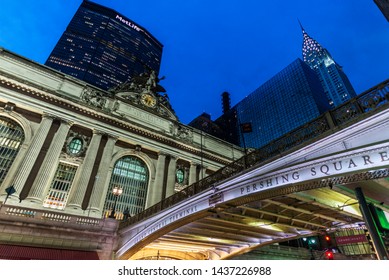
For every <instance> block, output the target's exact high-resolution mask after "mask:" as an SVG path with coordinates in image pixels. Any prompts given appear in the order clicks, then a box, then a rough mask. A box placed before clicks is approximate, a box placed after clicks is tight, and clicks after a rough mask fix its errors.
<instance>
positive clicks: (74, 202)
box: [69, 131, 102, 209]
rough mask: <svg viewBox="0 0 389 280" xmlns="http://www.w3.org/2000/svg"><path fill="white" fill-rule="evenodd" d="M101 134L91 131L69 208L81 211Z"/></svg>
mask: <svg viewBox="0 0 389 280" xmlns="http://www.w3.org/2000/svg"><path fill="white" fill-rule="evenodd" d="M101 137H102V134H101V132H99V131H93V136H92V140H91V142H90V144H89V147H88V151H87V152H86V155H85V159H84V162H83V164H82V166H81V169H80V173H79V174H78V176H77V179H76V181H75V182H74V186H75V187H76V189H74V191H73V192H72V193H71V197H70V199H69V207H72V208H73V209H81V205H82V202H83V200H84V196H85V193H86V189H87V187H88V182H89V179H90V176H91V173H92V169H93V164H94V162H95V160H96V155H97V150H98V148H99V145H100V141H101Z"/></svg>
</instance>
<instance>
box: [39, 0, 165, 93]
mask: <svg viewBox="0 0 389 280" xmlns="http://www.w3.org/2000/svg"><path fill="white" fill-rule="evenodd" d="M162 48H163V45H162V44H161V43H160V42H159V41H158V40H157V39H156V38H155V37H153V36H152V35H151V34H150V33H149V32H148V31H147V30H146V29H145V28H143V27H141V26H140V25H138V24H137V23H135V22H133V21H132V20H130V19H128V18H126V17H125V16H123V15H121V14H119V13H117V12H116V11H114V10H112V9H110V8H106V7H104V6H101V5H98V4H96V3H93V2H90V1H87V0H84V1H83V2H82V4H81V5H80V7H79V8H78V10H77V12H76V13H75V15H74V16H73V18H72V20H71V21H70V23H69V25H68V26H67V28H66V30H65V32H64V33H63V34H62V36H61V38H60V39H59V41H58V43H57V45H56V46H55V47H54V49H53V51H52V52H51V54H50V56H49V58H48V59H47V61H46V63H45V65H47V66H49V67H51V68H54V69H56V70H59V71H61V72H63V73H65V74H68V75H71V76H73V77H76V78H78V79H80V80H83V81H85V82H87V83H89V84H92V85H94V86H97V87H99V88H101V89H104V90H106V89H109V88H112V87H115V86H117V85H119V84H121V83H123V82H125V81H127V80H128V79H129V78H130V77H134V76H138V75H139V74H141V73H144V72H149V71H151V70H153V71H154V72H155V73H156V74H158V73H159V69H160V63H161V57H162Z"/></svg>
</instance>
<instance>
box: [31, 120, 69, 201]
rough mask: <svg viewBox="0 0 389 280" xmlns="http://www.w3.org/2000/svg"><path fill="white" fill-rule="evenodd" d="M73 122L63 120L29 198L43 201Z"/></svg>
mask: <svg viewBox="0 0 389 280" xmlns="http://www.w3.org/2000/svg"><path fill="white" fill-rule="evenodd" d="M71 125H72V123H71V122H67V121H64V120H61V125H60V126H59V128H58V131H57V132H56V134H55V136H54V138H53V141H52V143H51V145H50V147H49V149H48V151H47V153H46V156H45V159H44V161H43V163H42V166H41V168H40V170H39V172H38V174H37V177H36V179H35V181H34V184H33V185H32V187H31V190H30V192H29V194H28V197H27V199H30V200H32V201H35V202H40V203H41V202H43V199H44V198H45V195H46V193H47V190H48V188H49V186H50V182H51V180H52V177H53V175H54V173H55V171H56V167H57V165H58V158H59V156H60V154H61V150H62V147H63V145H64V143H65V141H66V136H67V135H68V132H69V129H70V127H71Z"/></svg>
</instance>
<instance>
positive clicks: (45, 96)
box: [0, 77, 229, 165]
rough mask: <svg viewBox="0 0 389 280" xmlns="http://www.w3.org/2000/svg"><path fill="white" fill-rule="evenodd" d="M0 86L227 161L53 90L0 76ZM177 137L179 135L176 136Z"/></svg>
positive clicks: (222, 161) (223, 161)
mask: <svg viewBox="0 0 389 280" xmlns="http://www.w3.org/2000/svg"><path fill="white" fill-rule="evenodd" d="M0 86H2V87H4V88H7V89H10V90H13V91H15V92H17V93H19V94H22V95H24V96H28V97H29V98H35V99H36V100H38V101H41V102H45V103H48V104H51V105H54V106H57V107H58V108H61V110H69V111H71V112H74V113H77V114H79V115H82V116H85V117H89V118H91V119H94V120H98V121H100V122H103V123H105V124H108V125H112V126H115V127H117V128H119V129H123V130H125V131H127V132H130V133H134V134H137V135H140V136H142V137H145V138H148V139H152V140H155V141H158V142H160V143H163V144H165V145H167V146H171V147H174V148H176V149H179V150H182V151H186V152H189V153H192V154H194V155H198V156H201V154H202V156H203V158H206V159H209V160H212V161H214V162H218V163H221V164H223V165H226V164H228V163H229V161H227V160H223V159H221V158H219V157H216V156H213V155H211V154H207V153H204V151H203V152H201V151H200V150H197V149H194V148H190V147H188V146H187V145H184V144H180V143H178V142H176V141H174V140H173V139H169V138H167V137H163V136H161V135H158V134H156V133H153V132H150V131H146V130H143V129H140V128H138V127H137V126H134V125H130V124H128V123H125V122H123V121H121V120H118V119H115V118H114V117H110V116H104V115H103V112H96V111H94V110H90V109H89V108H85V107H83V106H81V105H78V104H76V103H74V102H70V101H67V100H65V99H63V98H61V97H58V96H56V94H55V92H43V91H41V90H35V89H32V88H30V87H26V86H23V85H20V84H16V83H12V82H11V81H9V80H6V79H3V78H1V77H0ZM177 138H179V137H177Z"/></svg>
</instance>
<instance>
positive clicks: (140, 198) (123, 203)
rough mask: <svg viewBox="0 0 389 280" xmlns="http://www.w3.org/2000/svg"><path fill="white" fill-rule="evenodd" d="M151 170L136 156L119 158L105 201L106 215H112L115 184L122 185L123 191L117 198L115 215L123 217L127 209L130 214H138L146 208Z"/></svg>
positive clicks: (119, 217) (118, 217)
mask: <svg viewBox="0 0 389 280" xmlns="http://www.w3.org/2000/svg"><path fill="white" fill-rule="evenodd" d="M148 181H149V172H148V169H147V166H146V165H145V163H144V162H143V161H141V160H140V159H138V158H136V157H131V156H126V157H123V158H121V159H119V160H118V161H117V162H116V164H115V167H114V169H113V172H112V176H111V180H110V183H109V187H108V193H107V198H106V201H105V206H104V209H105V216H108V215H110V213H111V211H112V209H113V207H114V205H115V200H116V197H115V196H114V195H113V194H112V189H113V187H114V186H117V187H121V188H122V189H123V193H122V195H121V196H120V197H118V198H117V202H116V206H115V216H116V218H117V219H122V218H123V213H124V212H125V211H126V210H127V211H128V213H129V214H130V215H134V214H137V213H139V212H141V211H143V210H144V207H145V204H146V195H147V186H148Z"/></svg>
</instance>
